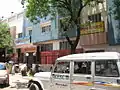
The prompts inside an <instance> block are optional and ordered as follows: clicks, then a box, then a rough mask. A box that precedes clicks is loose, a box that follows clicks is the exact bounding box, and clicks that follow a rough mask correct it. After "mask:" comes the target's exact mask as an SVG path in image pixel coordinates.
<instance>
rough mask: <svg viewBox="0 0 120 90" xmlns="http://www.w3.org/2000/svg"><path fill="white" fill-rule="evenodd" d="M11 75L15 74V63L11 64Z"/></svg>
mask: <svg viewBox="0 0 120 90" xmlns="http://www.w3.org/2000/svg"><path fill="white" fill-rule="evenodd" d="M12 75H15V65H14V64H13V66H12Z"/></svg>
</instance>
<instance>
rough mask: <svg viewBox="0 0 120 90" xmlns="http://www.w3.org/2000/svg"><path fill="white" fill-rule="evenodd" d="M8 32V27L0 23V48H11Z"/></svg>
mask: <svg viewBox="0 0 120 90" xmlns="http://www.w3.org/2000/svg"><path fill="white" fill-rule="evenodd" d="M8 30H9V26H8V25H7V24H6V23H3V22H2V21H0V48H9V47H11V35H10V32H9V31H8Z"/></svg>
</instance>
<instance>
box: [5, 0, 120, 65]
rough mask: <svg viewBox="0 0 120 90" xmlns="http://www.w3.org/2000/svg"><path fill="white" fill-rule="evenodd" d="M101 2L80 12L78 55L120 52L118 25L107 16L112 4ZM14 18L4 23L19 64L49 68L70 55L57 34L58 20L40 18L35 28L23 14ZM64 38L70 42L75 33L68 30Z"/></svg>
mask: <svg viewBox="0 0 120 90" xmlns="http://www.w3.org/2000/svg"><path fill="white" fill-rule="evenodd" d="M101 1H102V2H101V3H100V4H99V5H96V6H95V7H90V6H87V7H85V8H84V10H83V11H82V15H81V16H82V20H81V21H82V24H81V30H80V31H81V36H80V41H79V43H78V46H77V50H78V51H77V52H78V53H80V52H82V51H83V49H84V52H98V51H120V49H119V44H120V43H119V38H120V37H119V34H118V31H119V30H118V28H117V26H116V24H118V21H116V20H114V16H113V15H110V14H108V13H109V12H110V11H109V10H108V8H109V7H111V6H112V4H113V2H112V0H101ZM14 18H15V19H14ZM14 18H9V19H8V20H7V21H8V23H9V25H10V27H11V32H12V35H13V38H14V40H15V48H16V49H17V50H18V53H19V54H18V55H19V57H20V58H21V60H22V61H21V60H20V61H21V62H25V63H26V62H27V63H30V64H32V63H42V64H53V63H54V60H55V59H56V58H57V57H60V56H63V55H67V54H70V52H69V49H70V45H69V43H68V42H67V40H66V39H65V37H64V36H62V35H61V32H60V23H59V18H58V16H56V17H55V18H54V19H51V18H50V16H47V17H46V18H42V19H41V20H40V21H41V22H40V23H38V24H36V25H35V24H33V23H31V22H30V21H29V20H28V19H27V18H26V17H25V14H24V12H22V13H20V14H17V15H15V16H14ZM12 20H13V21H12ZM111 26H112V27H111ZM68 36H70V39H71V40H72V41H74V40H75V37H76V32H74V30H71V31H69V32H68ZM116 45H117V46H116ZM21 56H22V57H21ZM35 57H36V58H35Z"/></svg>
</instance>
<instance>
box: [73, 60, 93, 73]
mask: <svg viewBox="0 0 120 90" xmlns="http://www.w3.org/2000/svg"><path fill="white" fill-rule="evenodd" d="M74 73H75V74H91V62H90V61H88V62H87V61H86V62H74Z"/></svg>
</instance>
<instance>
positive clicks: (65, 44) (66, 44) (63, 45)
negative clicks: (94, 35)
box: [60, 40, 74, 50]
mask: <svg viewBox="0 0 120 90" xmlns="http://www.w3.org/2000/svg"><path fill="white" fill-rule="evenodd" d="M72 42H74V40H73V41H72ZM63 49H70V44H69V42H68V41H64V42H60V50H63Z"/></svg>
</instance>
